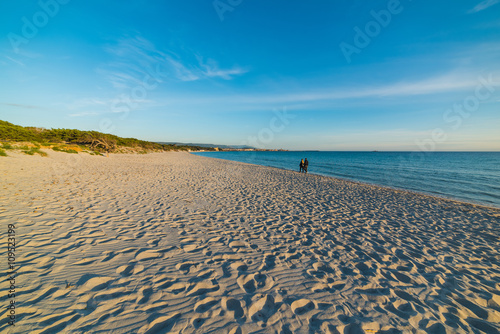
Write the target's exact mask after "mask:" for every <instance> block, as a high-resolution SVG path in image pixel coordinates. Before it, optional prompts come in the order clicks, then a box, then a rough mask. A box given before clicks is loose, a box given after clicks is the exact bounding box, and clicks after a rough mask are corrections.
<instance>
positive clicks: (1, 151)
mask: <svg viewBox="0 0 500 334" xmlns="http://www.w3.org/2000/svg"><path fill="white" fill-rule="evenodd" d="M6 156H7V153H6V152H5V150H4V149H2V148H0V157H6Z"/></svg>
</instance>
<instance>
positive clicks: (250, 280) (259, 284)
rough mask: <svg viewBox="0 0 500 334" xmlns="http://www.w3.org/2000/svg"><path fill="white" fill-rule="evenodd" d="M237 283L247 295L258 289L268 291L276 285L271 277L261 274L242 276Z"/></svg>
mask: <svg viewBox="0 0 500 334" xmlns="http://www.w3.org/2000/svg"><path fill="white" fill-rule="evenodd" d="M236 282H237V283H238V286H239V287H240V288H241V289H242V290H243V291H244V292H246V293H253V292H255V291H256V290H257V289H260V290H263V291H266V290H269V289H271V288H272V287H273V285H274V280H273V279H272V278H271V277H270V276H268V275H264V274H261V273H256V274H250V275H243V276H240V277H238V279H237V280H236Z"/></svg>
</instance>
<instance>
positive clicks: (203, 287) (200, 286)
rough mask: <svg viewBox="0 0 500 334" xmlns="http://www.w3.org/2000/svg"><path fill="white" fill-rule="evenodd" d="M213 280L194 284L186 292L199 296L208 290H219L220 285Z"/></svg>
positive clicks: (188, 294)
mask: <svg viewBox="0 0 500 334" xmlns="http://www.w3.org/2000/svg"><path fill="white" fill-rule="evenodd" d="M214 281H215V280H212V281H203V282H199V283H197V284H195V285H194V287H193V288H192V289H191V290H190V291H189V292H188V293H187V294H186V296H188V297H189V296H199V295H203V294H205V293H208V292H213V291H217V290H219V285H218V284H217V283H216V282H214Z"/></svg>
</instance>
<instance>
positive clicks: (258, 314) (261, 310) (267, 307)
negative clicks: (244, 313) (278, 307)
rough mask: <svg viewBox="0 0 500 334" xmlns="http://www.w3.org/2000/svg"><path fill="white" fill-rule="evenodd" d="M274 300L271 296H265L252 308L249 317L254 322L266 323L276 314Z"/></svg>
mask: <svg viewBox="0 0 500 334" xmlns="http://www.w3.org/2000/svg"><path fill="white" fill-rule="evenodd" d="M274 311H275V305H274V298H273V296H271V295H265V296H263V297H262V298H260V299H259V300H257V301H256V302H254V303H253V304H252V306H250V308H249V309H248V316H249V317H250V319H252V321H255V322H257V321H263V322H266V321H267V319H269V317H271V316H272V315H273V314H274Z"/></svg>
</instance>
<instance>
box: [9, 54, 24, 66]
mask: <svg viewBox="0 0 500 334" xmlns="http://www.w3.org/2000/svg"><path fill="white" fill-rule="evenodd" d="M5 58H7V59H8V60H10V61H11V62H13V63H16V64H17V65H20V66H22V67H26V65H25V64H24V63H23V62H22V61H20V60H17V59H14V58H12V57H9V56H5Z"/></svg>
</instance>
